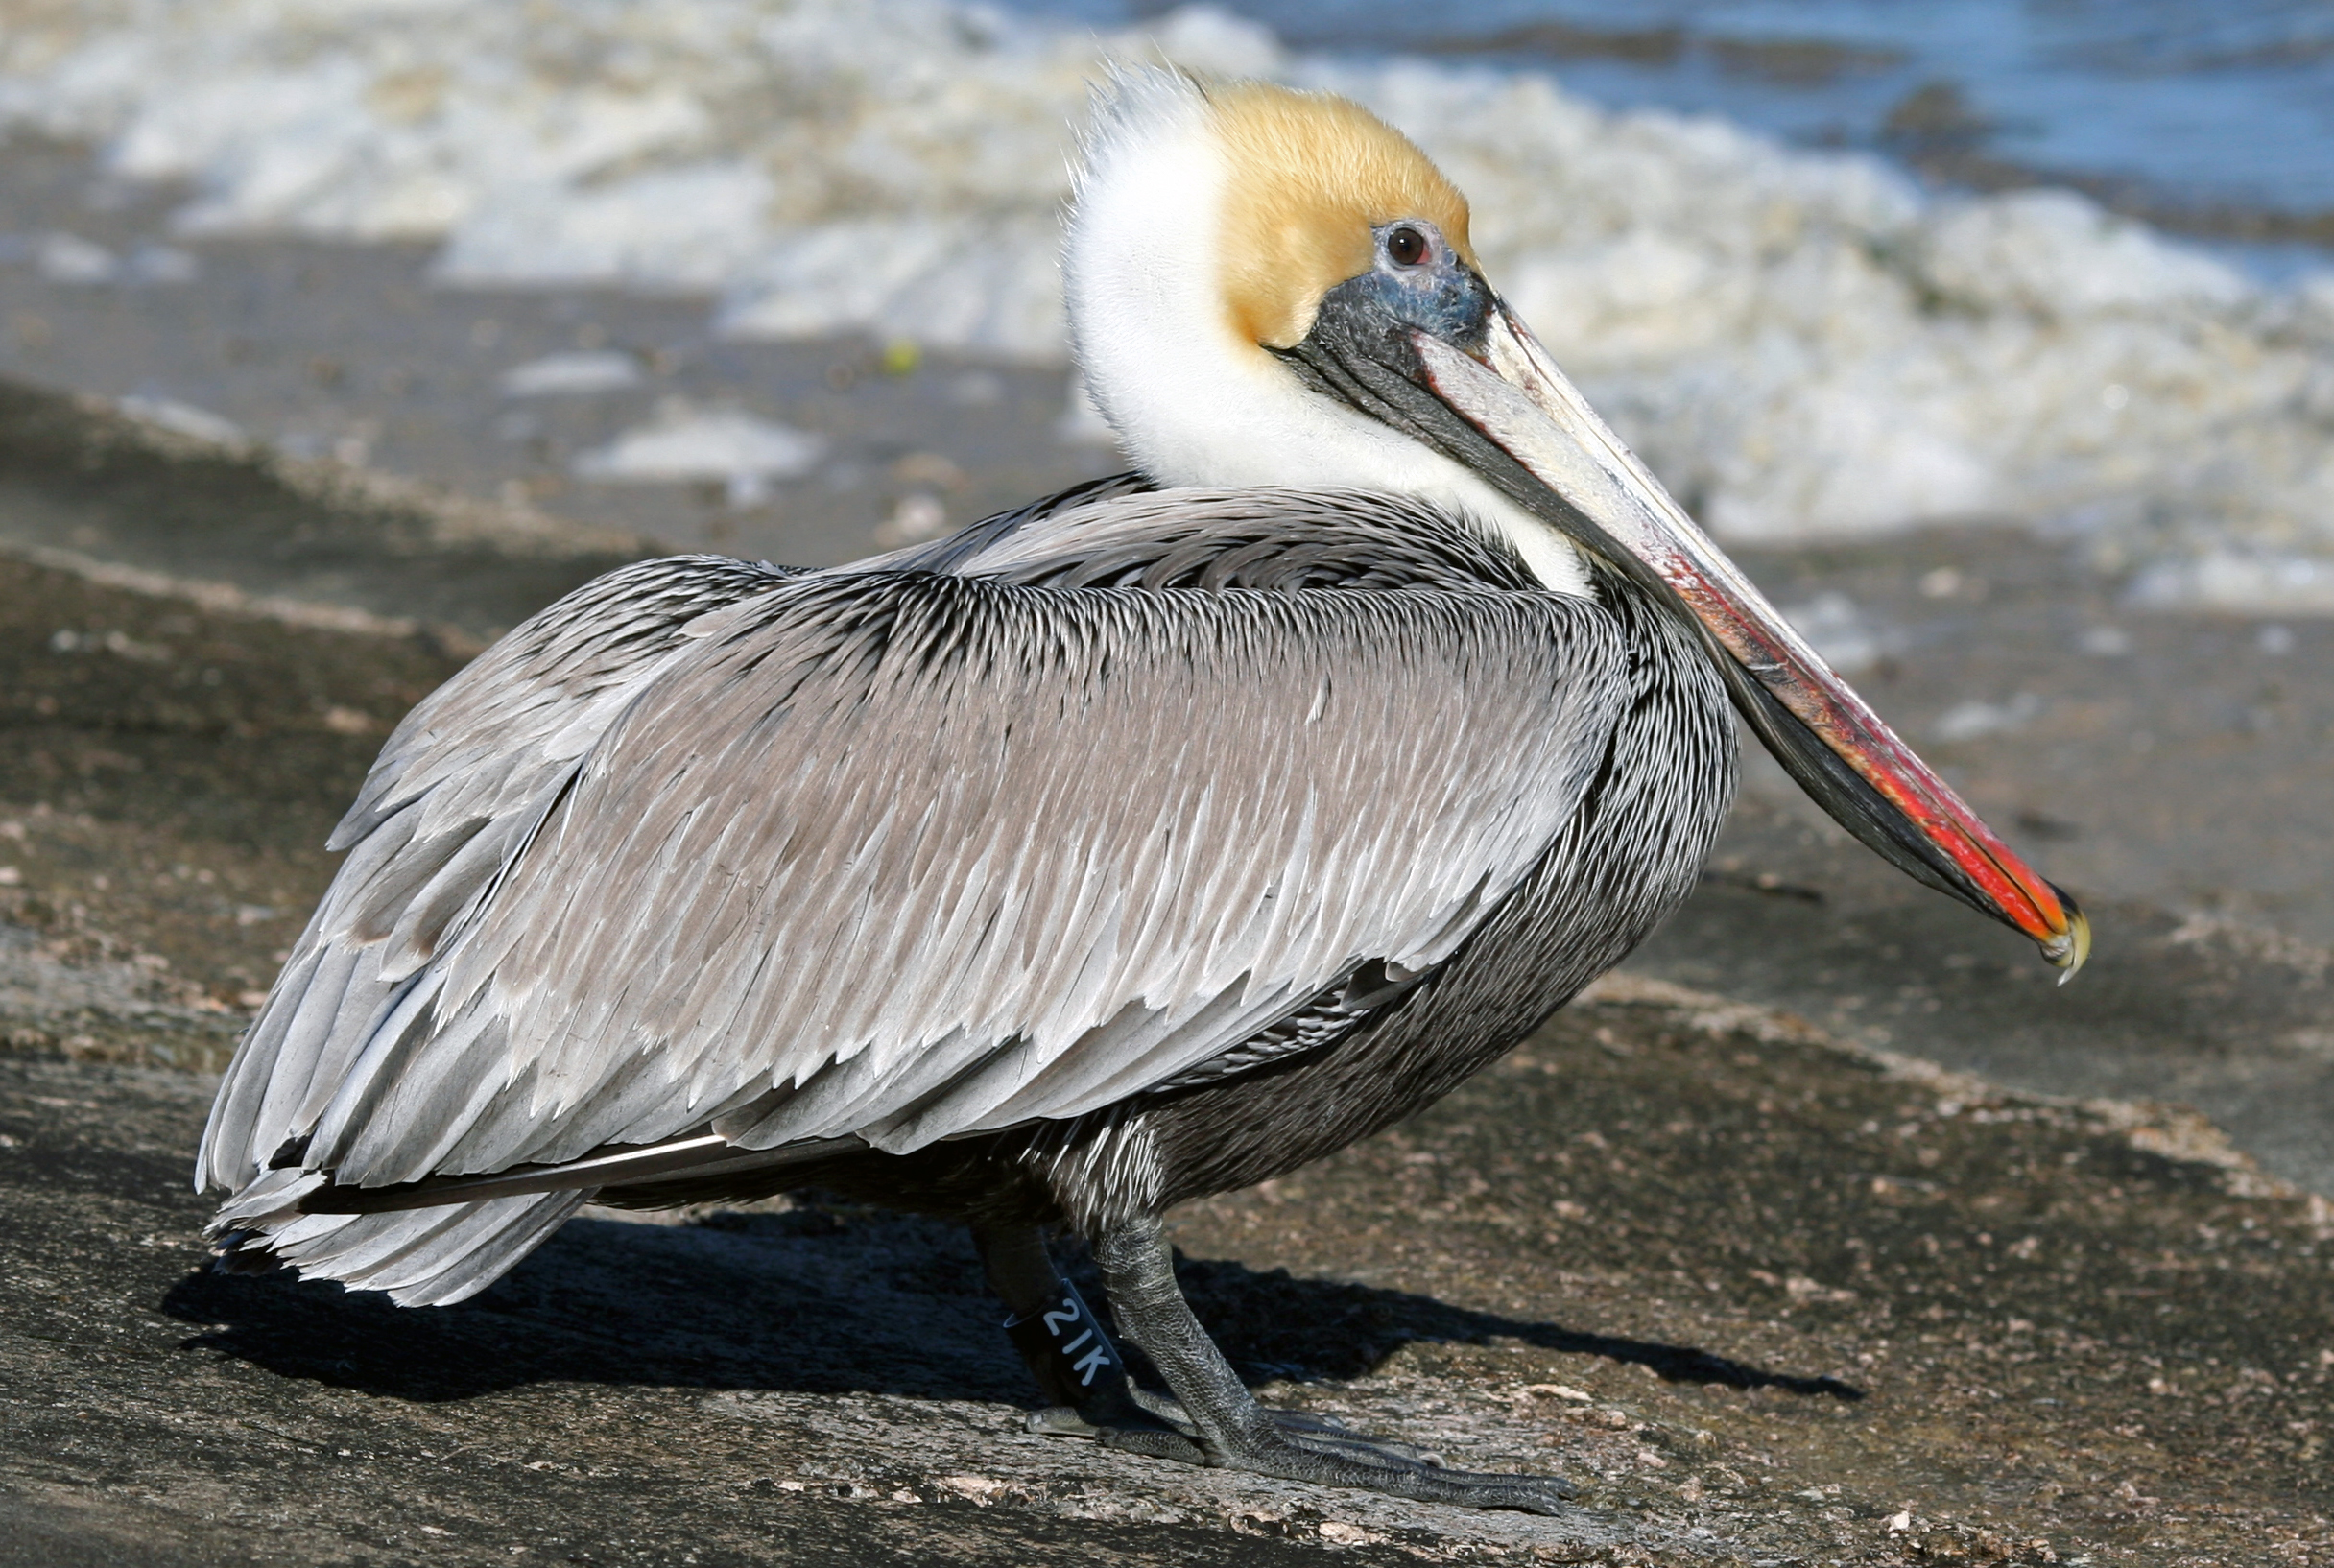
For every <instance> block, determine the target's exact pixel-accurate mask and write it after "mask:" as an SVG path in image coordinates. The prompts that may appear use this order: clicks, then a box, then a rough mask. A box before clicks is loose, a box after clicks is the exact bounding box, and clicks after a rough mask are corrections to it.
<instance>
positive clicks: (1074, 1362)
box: [1005, 1279, 1127, 1407]
mask: <svg viewBox="0 0 2334 1568" xmlns="http://www.w3.org/2000/svg"><path fill="white" fill-rule="evenodd" d="M1052 1295H1053V1297H1054V1299H1053V1301H1052V1302H1051V1304H1049V1305H1047V1306H1045V1307H1042V1308H1040V1309H1039V1310H1037V1311H1036V1312H1033V1313H1029V1314H1026V1315H1024V1316H1022V1317H1018V1318H1009V1319H1006V1320H1005V1332H1006V1335H1007V1336H1008V1337H1009V1338H1011V1339H1012V1342H1013V1348H1014V1349H1016V1350H1018V1351H1020V1352H1021V1359H1022V1360H1023V1361H1025V1362H1027V1363H1029V1369H1030V1370H1031V1371H1032V1372H1033V1373H1035V1374H1036V1378H1037V1386H1038V1387H1039V1388H1040V1389H1042V1390H1044V1391H1045V1397H1046V1398H1047V1400H1049V1401H1050V1402H1052V1403H1053V1404H1056V1405H1069V1406H1073V1407H1079V1406H1085V1405H1088V1404H1091V1403H1092V1402H1093V1400H1094V1398H1095V1396H1096V1395H1097V1394H1101V1393H1106V1392H1108V1391H1109V1390H1113V1389H1116V1388H1117V1387H1119V1386H1120V1385H1122V1384H1123V1383H1124V1382H1125V1381H1126V1376H1127V1367H1126V1364H1125V1363H1124V1362H1122V1361H1121V1360H1119V1356H1118V1347H1117V1346H1116V1345H1113V1344H1112V1343H1111V1342H1110V1336H1109V1335H1108V1334H1107V1333H1105V1332H1104V1331H1103V1326H1102V1323H1101V1321H1100V1320H1099V1319H1096V1318H1095V1316H1094V1313H1093V1310H1092V1309H1091V1308H1089V1307H1088V1306H1087V1305H1086V1304H1085V1302H1084V1300H1083V1299H1082V1298H1081V1297H1080V1296H1079V1295H1078V1293H1077V1291H1075V1290H1073V1289H1072V1288H1071V1286H1070V1283H1069V1281H1067V1280H1064V1279H1057V1280H1055V1281H1054V1289H1053V1293H1052Z"/></svg>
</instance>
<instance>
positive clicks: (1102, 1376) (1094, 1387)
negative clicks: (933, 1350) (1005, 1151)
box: [972, 1225, 1206, 1464]
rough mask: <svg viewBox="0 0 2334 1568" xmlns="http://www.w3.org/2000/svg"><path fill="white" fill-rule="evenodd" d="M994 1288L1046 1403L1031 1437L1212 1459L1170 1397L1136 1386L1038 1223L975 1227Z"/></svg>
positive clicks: (1032, 1420) (1012, 1335) (1033, 1421)
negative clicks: (1092, 1440)
mask: <svg viewBox="0 0 2334 1568" xmlns="http://www.w3.org/2000/svg"><path fill="white" fill-rule="evenodd" d="M972 1239H973V1245H974V1246H975V1247H978V1248H979V1249H980V1253H981V1263H982V1266H983V1267H984V1268H985V1269H986V1270H987V1271H988V1285H989V1289H991V1290H993V1291H995V1292H996V1293H997V1296H998V1299H1000V1300H1002V1301H1003V1302H1004V1303H1005V1307H1006V1310H1007V1311H1008V1312H1009V1313H1011V1314H1012V1316H1011V1317H1009V1318H1007V1319H1006V1320H1005V1333H1006V1337H1007V1338H1008V1339H1010V1340H1012V1342H1013V1348H1014V1349H1016V1350H1018V1351H1020V1352H1021V1360H1022V1362H1023V1364H1024V1365H1026V1366H1028V1367H1029V1369H1030V1375H1031V1376H1032V1377H1035V1378H1036V1380H1037V1387H1038V1388H1039V1389H1040V1390H1042V1391H1043V1392H1044V1395H1045V1398H1046V1400H1047V1405H1046V1408H1045V1409H1044V1410H1041V1411H1039V1412H1037V1413H1036V1414H1034V1415H1032V1416H1031V1417H1030V1418H1029V1426H1030V1430H1031V1431H1032V1432H1042V1433H1048V1434H1051V1435H1053V1436H1055V1437H1100V1438H1102V1439H1103V1440H1104V1441H1105V1442H1107V1443H1108V1444H1109V1445H1110V1446H1112V1447H1116V1448H1126V1449H1131V1450H1134V1451H1136V1452H1139V1453H1145V1454H1155V1455H1156V1456H1158V1457H1159V1458H1161V1459H1172V1460H1181V1461H1184V1462H1185V1463H1188V1464H1201V1463H1204V1462H1205V1461H1206V1455H1205V1453H1204V1451H1203V1450H1202V1449H1201V1447H1200V1445H1199V1443H1198V1441H1197V1440H1196V1438H1197V1436H1198V1434H1197V1432H1196V1431H1195V1429H1194V1428H1193V1427H1192V1426H1191V1424H1190V1423H1189V1422H1188V1421H1186V1420H1184V1419H1183V1418H1182V1412H1181V1410H1179V1408H1178V1407H1177V1406H1176V1403H1175V1401H1173V1400H1172V1399H1163V1398H1161V1397H1160V1396H1159V1395H1157V1394H1155V1393H1152V1392H1151V1391H1149V1390H1146V1389H1142V1388H1138V1387H1137V1386H1136V1385H1135V1382H1134V1380H1133V1379H1132V1378H1131V1377H1129V1376H1128V1375H1127V1364H1126V1363H1125V1362H1124V1361H1123V1360H1121V1359H1120V1357H1119V1354H1118V1347H1117V1346H1116V1345H1114V1344H1112V1343H1111V1342H1110V1336H1109V1334H1108V1332H1107V1330H1105V1329H1104V1327H1103V1326H1102V1323H1101V1322H1100V1321H1099V1320H1098V1319H1096V1318H1095V1316H1094V1314H1093V1312H1092V1311H1091V1310H1090V1309H1089V1308H1088V1307H1087V1306H1086V1304H1085V1302H1084V1299H1083V1298H1081V1297H1080V1295H1079V1294H1078V1292H1077V1291H1076V1289H1074V1288H1073V1287H1072V1286H1071V1284H1070V1282H1069V1281H1068V1280H1066V1279H1063V1278H1062V1277H1061V1275H1060V1272H1058V1271H1056V1270H1055V1268H1054V1259H1053V1256H1052V1254H1051V1253H1049V1252H1048V1251H1047V1250H1046V1246H1045V1236H1044V1234H1043V1233H1042V1232H1041V1231H1039V1230H1038V1229H1037V1228H1036V1226H1034V1225H1016V1226H1012V1227H1000V1228H994V1229H991V1228H986V1227H978V1226H976V1227H975V1228H974V1230H973V1233H972Z"/></svg>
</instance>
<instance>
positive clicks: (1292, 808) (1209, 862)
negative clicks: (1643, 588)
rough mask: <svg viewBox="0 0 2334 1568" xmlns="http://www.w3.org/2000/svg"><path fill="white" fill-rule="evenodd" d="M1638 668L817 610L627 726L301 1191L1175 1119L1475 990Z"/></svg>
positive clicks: (1074, 615)
mask: <svg viewBox="0 0 2334 1568" xmlns="http://www.w3.org/2000/svg"><path fill="white" fill-rule="evenodd" d="M1621 670H1622V653H1621V650H1620V644H1619V638H1618V634H1617V631H1616V630H1615V628H1614V625H1613V623H1612V622H1611V620H1610V618H1609V617H1608V615H1607V614H1606V612H1605V611H1604V610H1603V609H1601V608H1600V607H1599V606H1596V605H1595V604H1594V603H1592V602H1588V601H1584V600H1577V599H1563V598H1560V597H1557V596H1553V595H1547V594H1539V593H1523V592H1506V591H1491V590H1488V589H1486V590H1481V591H1445V590H1439V589H1438V590H1429V589H1406V590H1401V591H1394V592H1350V591H1342V590H1335V589H1313V590H1304V591H1296V592H1281V593H1270V592H1257V591H1252V590H1245V589H1242V590H1231V591H1220V592H1189V591H1173V592H1157V591H1147V590H1145V591H1138V590H1130V589H1119V588H1080V589H1060V588H1036V587H1027V586H1019V585H1013V584H1008V583H1000V582H987V581H982V580H978V579H967V578H956V577H945V576H935V575H927V574H922V573H899V572H889V573H837V574H816V575H812V576H807V577H803V578H800V579H797V580H795V581H794V582H790V583H786V584H783V585H780V586H778V587H777V588H776V589H774V591H771V592H768V593H765V594H762V595H760V596H758V597H756V598H754V599H753V600H752V601H751V602H750V603H745V604H739V605H737V606H736V607H734V608H733V609H731V610H730V611H729V612H728V613H727V614H726V616H725V617H724V618H722V619H721V620H720V621H719V622H717V623H714V624H712V625H711V626H710V628H709V630H705V634H703V635H702V636H699V637H698V638H696V639H695V640H693V641H692V642H690V643H689V644H688V645H687V646H686V647H684V648H681V649H680V650H679V651H678V652H676V653H672V654H671V655H670V656H669V657H667V658H666V659H665V660H663V661H662V662H661V663H660V664H659V666H658V667H657V669H656V672H655V675H654V676H653V677H652V678H650V679H649V680H648V681H647V682H646V683H645V684H642V685H640V686H639V687H637V688H636V689H634V690H633V691H631V693H630V694H629V695H628V696H627V697H626V698H625V701H624V704H623V707H622V711H621V713H620V714H619V715H617V716H616V717H615V718H614V719H613V721H612V722H611V723H610V724H608V725H607V727H606V729H605V732H604V733H601V734H599V735H598V736H597V738H596V740H594V741H593V742H592V744H591V745H590V747H589V749H588V751H587V752H586V753H585V755H584V756H583V760H582V764H581V766H580V767H578V768H576V769H574V770H573V771H572V777H570V778H566V779H563V780H562V783H561V787H560V790H559V791H558V792H557V793H556V797H555V798H553V799H551V800H549V801H548V802H547V803H546V804H545V806H544V808H543V810H542V813H541V817H540V825H539V829H531V830H530V832H531V837H530V838H529V839H528V841H527V842H526V843H525V844H524V847H523V850H522V851H521V852H519V853H517V854H516V856H515V859H514V860H512V862H511V864H510V865H509V866H508V867H507V868H504V869H501V870H500V871H499V872H498V874H497V876H496V879H495V880H494V882H493V885H492V888H491V895H490V897H488V898H486V899H485V900H484V901H483V903H482V904H481V906H480V907H479V908H478V909H477V910H476V911H475V912H474V913H472V914H470V915H467V916H466V917H465V918H464V921H463V922H462V923H461V924H460V926H459V928H458V930H457V931H456V932H455V933H454V934H453V935H452V936H451V937H450V938H448V939H446V940H444V941H443V942H442V943H441V950H438V951H436V952H435V954H434V956H433V957H431V958H430V959H429V960H428V961H427V962H426V963H424V964H423V965H422V966H421V967H420V968H418V969H417V970H415V971H414V972H412V973H411V974H410V975H407V976H405V977H403V979H402V980H401V981H400V982H399V984H400V985H401V986H404V987H406V988H404V989H402V990H399V991H397V992H396V993H395V995H394V996H393V997H389V996H385V997H384V998H383V999H382V1000H381V1001H379V1002H378V1003H377V1004H376V1016H375V1017H374V1018H373V1020H372V1021H371V1023H370V1024H369V1027H368V1028H367V1029H365V1030H364V1031H362V1032H361V1033H362V1037H361V1039H359V1040H357V1041H355V1042H353V1043H352V1045H351V1047H350V1049H349V1050H348V1052H347V1054H346V1056H345V1071H344V1072H343V1073H342V1074H341V1076H340V1079H339V1081H338V1082H337V1084H335V1085H334V1086H333V1088H332V1091H331V1093H330V1095H329V1097H328V1101H326V1103H323V1104H322V1105H319V1104H318V1101H319V1096H318V1095H317V1094H314V1093H312V1094H310V1095H309V1097H308V1098H307V1100H306V1101H305V1102H304V1105H312V1106H316V1114H315V1115H314V1116H313V1117H312V1121H313V1123H314V1127H315V1131H314V1136H313V1138H312V1140H311V1142H310V1145H309V1146H308V1147H307V1148H306V1150H305V1151H304V1157H303V1159H302V1161H301V1163H303V1164H305V1165H312V1166H318V1167H322V1168H325V1169H330V1170H332V1171H333V1172H334V1173H335V1179H336V1180H337V1181H339V1182H342V1183H361V1184H364V1185H368V1186H374V1185H386V1184H392V1183H396V1182H401V1181H408V1180H415V1179H418V1178H420V1177H422V1176H428V1175H431V1174H437V1173H453V1172H479V1171H493V1170H500V1169H504V1168H506V1167H509V1166H512V1165H515V1164H522V1163H528V1164H533V1163H549V1162H554V1161H559V1160H563V1159H571V1158H575V1157H578V1156H580V1155H582V1154H583V1153H585V1152H589V1151H590V1150H592V1149H594V1148H597V1147H599V1146H601V1145H603V1144H607V1143H647V1142H652V1141H655V1140H658V1139H662V1138H667V1137H672V1136H675V1135H678V1134H680V1133H683V1132H686V1131H689V1130H691V1129H693V1128H703V1127H706V1126H710V1127H712V1128H714V1129H715V1130H717V1131H719V1132H721V1133H722V1134H723V1135H724V1136H726V1137H728V1138H729V1139H730V1140H731V1141H732V1142H733V1143H735V1144H738V1145H740V1146H743V1147H748V1148H757V1149H759V1148H769V1147H773V1146H775V1145H777V1144H781V1143H787V1142H792V1141H795V1140H798V1139H806V1138H816V1137H832V1136H841V1135H845V1134H856V1135H858V1136H860V1137H863V1138H865V1139H867V1140H868V1141H869V1142H870V1143H872V1144H874V1145H875V1146H876V1147H879V1148H885V1149H893V1150H904V1149H910V1148H915V1147H919V1146H921V1145H922V1144H925V1143H928V1142H931V1141H933V1140H935V1139H938V1138H941V1137H946V1136H949V1135H951V1134H955V1133H961V1132H966V1131H972V1130H979V1129H983V1128H993V1127H1001V1126H1007V1125H1011V1124H1012V1123H1015V1122H1020V1121H1025V1120H1029V1119H1032V1118H1047V1117H1060V1116H1068V1115H1074V1114H1077V1113H1079V1112H1081V1111H1083V1110H1085V1109H1088V1108H1091V1107H1093V1106H1095V1105H1103V1104H1107V1103H1108V1102H1110V1101H1111V1100H1114V1099H1116V1098H1119V1097H1120V1096H1122V1095H1124V1094H1126V1093H1130V1092H1133V1091H1136V1090H1139V1089H1142V1088H1144V1087H1147V1086H1151V1085H1155V1084H1158V1083H1161V1082H1165V1081H1170V1080H1172V1079H1174V1078H1176V1077H1177V1075H1179V1074H1181V1073H1185V1072H1188V1071H1190V1070H1191V1069H1193V1068H1195V1067H1197V1066H1198V1065H1199V1064H1201V1063H1203V1062H1204V1061H1206V1060H1208V1059H1209V1058H1210V1057H1215V1056H1217V1055H1219V1054H1221V1053H1223V1052H1225V1051H1227V1050H1229V1049H1231V1048H1232V1047H1234V1046H1237V1045H1239V1044H1240V1043H1241V1042H1242V1041H1244V1040H1247V1039H1249V1038H1250V1037H1251V1036H1253V1035H1255V1034H1256V1033H1258V1032H1259V1031H1261V1030H1264V1029H1266V1028H1267V1027H1269V1026H1271V1025H1272V1024H1274V1022H1275V1020H1277V1019H1279V1018H1282V1017H1284V1016H1287V1015H1288V1014H1290V1013H1291V1012H1293V1011H1294V1010H1297V1009H1298V1008H1300V1007H1302V1006H1303V1005H1304V1004H1305V1002H1306V1001H1307V999H1309V998H1311V997H1313V996H1314V995H1316V994H1317V993H1319V992H1320V991H1321V990H1322V987H1323V986H1329V985H1333V984H1337V983H1339V982H1341V980H1342V979H1343V978H1344V977H1346V976H1348V975H1350V974H1352V973H1354V972H1355V971H1356V970H1357V969H1358V968H1359V967H1360V966H1362V965H1364V964H1367V963H1372V962H1377V963H1383V964H1386V965H1388V966H1390V968H1393V969H1399V970H1402V971H1422V970H1426V969H1429V968H1431V967H1432V966H1434V965H1435V964H1438V963H1440V962H1442V961H1443V960H1445V959H1446V958H1448V957H1449V955H1450V954H1451V952H1453V951H1454V950H1455V949H1456V948H1457V947H1458V945H1459V944H1460V943H1462V942H1463V941H1464V940H1465V938H1466V936H1467V934H1468V933H1469V932H1470V931H1471V930H1472V929H1473V928H1474V925H1475V924H1476V922H1477V921H1478V920H1479V919H1480V918H1481V917H1482V915H1484V914H1485V913H1486V912H1488V910H1489V908H1490V907H1492V906H1493V905H1494V904H1496V902H1497V901H1498V900H1499V899H1500V898H1501V897H1503V896H1504V895H1505V893H1506V892H1507V891H1509V890H1510V889H1511V888H1512V887H1513V886H1514V885H1515V883H1516V882H1517V881H1518V880H1519V879H1520V878H1521V877H1522V876H1523V875H1524V874H1525V873H1526V872H1527V871H1528V870H1529V869H1530V868H1531V867H1532V866H1533V864H1534V863H1535V862H1536V860H1537V858H1538V857H1539V855H1540V854H1541V852H1542V851H1543V850H1544V848H1545V846H1546V845H1547V844H1548V843H1550V842H1551V841H1552V840H1553V839H1555V838H1556V836H1557V834H1558V830H1559V829H1560V827H1561V825H1562V823H1563V821H1564V820H1565V819H1566V818H1567V817H1569V816H1570V814H1571V812H1572V810H1573V808H1574V806H1575V805H1576V804H1577V802H1578V801H1579V799H1580V797H1581V796H1582V794H1583V792H1584V790H1585V789H1586V787H1587V785H1588V782H1589V780H1590V778H1591V776H1592V775H1593V772H1594V770H1595V768H1596V767H1597V765H1598V763H1599V762H1600V760H1601V758H1602V756H1603V754H1604V751H1605V748H1606V743H1607V740H1608V736H1609V734H1610V732H1611V728H1612V726H1613V725H1614V723H1615V722H1616V721H1617V719H1618V716H1619V703H1620V701H1621V691H1622V686H1623V682H1622V680H1621V678H1620V677H1621ZM388 797H389V796H387V795H384V796H383V798H384V799H386V798H388ZM361 805H362V803H361ZM352 815H353V814H352ZM395 820H396V817H395V815H392V816H390V817H387V818H384V819H383V820H382V821H381V823H380V825H379V826H377V827H375V828H374V830H373V831H374V833H375V834H380V833H385V832H390V831H392V830H393V823H394V821H395ZM364 852H365V845H362V844H361V845H360V846H359V851H358V853H359V855H362V854H363V853H364ZM459 855H460V851H457V852H456V858H459ZM397 859H398V857H397V856H392V857H391V861H392V863H393V864H394V863H395V862H396V860H397ZM355 863H356V857H352V860H351V866H352V867H354V866H355ZM453 864H454V862H453V860H449V861H448V862H447V865H448V866H449V867H451V866H452V865H453ZM347 874H348V873H347V872H346V871H345V872H344V876H346V875H347ZM412 874H413V875H418V872H415V873H412ZM427 886H428V885H427V884H426V883H424V884H423V888H424V890H425V891H426V888H427ZM424 902H425V903H426V902H427V901H426V900H424ZM430 907H432V908H435V907H436V906H435V905H431V906H430ZM296 962H298V960H297V956H296Z"/></svg>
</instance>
